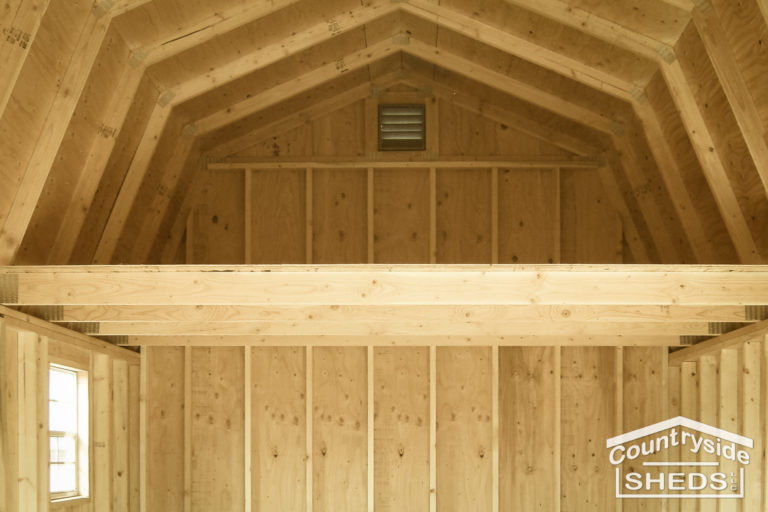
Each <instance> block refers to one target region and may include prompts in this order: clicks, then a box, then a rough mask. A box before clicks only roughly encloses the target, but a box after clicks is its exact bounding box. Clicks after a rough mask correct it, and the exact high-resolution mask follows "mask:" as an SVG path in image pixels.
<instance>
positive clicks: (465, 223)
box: [437, 169, 491, 263]
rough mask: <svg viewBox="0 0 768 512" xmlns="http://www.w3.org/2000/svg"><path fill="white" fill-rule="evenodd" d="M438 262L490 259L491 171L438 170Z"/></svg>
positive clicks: (483, 261) (485, 260)
mask: <svg viewBox="0 0 768 512" xmlns="http://www.w3.org/2000/svg"><path fill="white" fill-rule="evenodd" d="M437 262H438V263H490V262H491V171H490V170H488V169H438V171H437Z"/></svg>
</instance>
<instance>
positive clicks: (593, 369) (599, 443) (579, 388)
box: [560, 347, 620, 511]
mask: <svg viewBox="0 0 768 512" xmlns="http://www.w3.org/2000/svg"><path fill="white" fill-rule="evenodd" d="M616 371H617V368H616V349H613V348H593V347H581V348H575V347H574V348H570V347H569V348H564V349H563V351H562V395H561V396H562V438H561V443H562V453H561V470H560V471H561V482H562V483H561V507H562V510H568V509H570V508H571V507H574V506H575V507H578V510H580V511H588V510H595V511H603V510H612V509H613V507H614V506H615V499H616V498H615V496H614V492H615V491H614V482H613V478H614V477H613V468H612V467H610V464H609V462H608V459H607V457H606V458H601V457H599V455H598V454H600V453H603V451H604V448H603V447H604V444H603V443H604V440H605V439H607V438H609V437H611V436H612V435H616V434H618V433H619V432H620V430H619V428H620V427H617V425H616V424H615V423H616V417H615V416H616V411H615V407H614V405H615V392H616V391H615V384H616V382H617V380H616V379H617V378H620V376H619V375H616ZM593 454H594V455H593Z"/></svg>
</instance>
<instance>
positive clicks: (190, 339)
mask: <svg viewBox="0 0 768 512" xmlns="http://www.w3.org/2000/svg"><path fill="white" fill-rule="evenodd" d="M119 345H120V346H125V347H130V346H141V347H152V346H158V347H175V346H191V347H242V346H245V347H280V346H282V347H291V346H304V347H307V348H312V347H338V346H345V347H367V346H372V347H393V346H398V347H472V346H484V347H487V346H493V345H498V346H500V347H529V346H530V347H533V346H536V347H549V346H563V347H586V346H592V347H616V346H627V347H642V346H648V347H674V346H680V337H679V336H632V335H629V336H622V335H611V336H560V335H558V336H129V337H128V338H121V339H120V340H119Z"/></svg>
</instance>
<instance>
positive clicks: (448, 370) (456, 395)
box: [436, 347, 493, 512]
mask: <svg viewBox="0 0 768 512" xmlns="http://www.w3.org/2000/svg"><path fill="white" fill-rule="evenodd" d="M490 356H491V350H490V348H488V347H477V348H454V347H450V348H448V347H444V348H443V347H441V348H438V350H437V461H436V462H437V510H438V511H440V512H453V511H456V512H459V511H466V510H491V503H492V501H493V499H492V484H493V482H492V472H493V468H492V456H491V451H492V444H493V443H492V435H493V432H492V428H491V357H490Z"/></svg>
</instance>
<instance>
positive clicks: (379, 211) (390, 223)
mask: <svg viewBox="0 0 768 512" xmlns="http://www.w3.org/2000/svg"><path fill="white" fill-rule="evenodd" d="M429 215H430V213H429V170H427V169H377V170H376V171H375V173H374V206H373V226H374V228H373V231H374V237H373V240H374V251H373V252H374V257H373V261H374V262H375V263H428V262H429V222H430V221H429Z"/></svg>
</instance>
